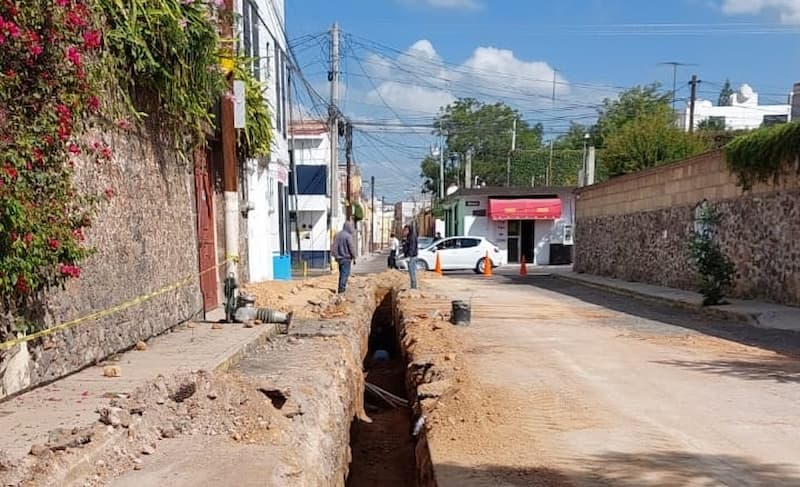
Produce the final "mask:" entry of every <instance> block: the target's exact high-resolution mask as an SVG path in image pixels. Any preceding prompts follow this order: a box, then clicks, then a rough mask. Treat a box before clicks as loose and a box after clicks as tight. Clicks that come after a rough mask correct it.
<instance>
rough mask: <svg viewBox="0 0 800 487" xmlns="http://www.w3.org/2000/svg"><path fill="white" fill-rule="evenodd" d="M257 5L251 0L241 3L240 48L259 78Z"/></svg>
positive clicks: (254, 73) (259, 57) (259, 54)
mask: <svg viewBox="0 0 800 487" xmlns="http://www.w3.org/2000/svg"><path fill="white" fill-rule="evenodd" d="M259 31H260V23H259V14H258V6H257V5H256V4H255V2H253V0H244V2H243V5H242V48H243V50H244V57H246V58H248V59H250V60H251V71H252V73H253V76H254V77H255V78H256V79H257V80H259V81H260V80H261V49H260V47H261V45H260V40H259Z"/></svg>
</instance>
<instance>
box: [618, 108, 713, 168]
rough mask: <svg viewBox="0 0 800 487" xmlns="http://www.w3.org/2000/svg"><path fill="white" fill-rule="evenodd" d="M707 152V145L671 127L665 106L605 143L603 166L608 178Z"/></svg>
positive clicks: (669, 113)
mask: <svg viewBox="0 0 800 487" xmlns="http://www.w3.org/2000/svg"><path fill="white" fill-rule="evenodd" d="M708 149H709V145H708V142H707V141H706V140H705V139H703V138H701V137H699V136H697V135H694V134H689V133H686V132H684V131H683V130H681V129H679V128H677V127H675V124H674V123H673V120H672V110H671V109H670V108H669V106H668V105H665V106H662V107H659V108H658V109H655V110H652V111H650V112H647V113H643V114H641V115H639V116H638V117H637V118H634V119H633V120H630V121H628V122H627V123H625V124H624V125H623V126H622V127H621V128H619V129H618V130H617V131H615V132H613V133H611V134H610V135H609V136H608V138H607V140H606V147H605V152H604V155H603V162H604V164H605V165H606V167H607V168H608V170H609V173H610V175H611V176H618V175H621V174H627V173H631V172H636V171H641V170H643V169H647V168H650V167H655V166H658V165H661V164H666V163H668V162H672V161H676V160H679V159H683V158H686V157H690V156H693V155H696V154H700V153H702V152H705V151H707V150H708Z"/></svg>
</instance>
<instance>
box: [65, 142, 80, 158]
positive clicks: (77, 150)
mask: <svg viewBox="0 0 800 487" xmlns="http://www.w3.org/2000/svg"><path fill="white" fill-rule="evenodd" d="M67 150H69V153H70V154H75V155H77V154H80V153H81V148H80V147H78V144H76V143H75V142H70V143H69V149H67Z"/></svg>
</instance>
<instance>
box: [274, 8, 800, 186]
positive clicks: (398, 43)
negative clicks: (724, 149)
mask: <svg viewBox="0 0 800 487" xmlns="http://www.w3.org/2000/svg"><path fill="white" fill-rule="evenodd" d="M286 21H287V32H288V36H289V37H290V40H291V41H292V44H293V49H294V52H295V55H296V58H297V61H298V63H299V65H300V67H301V69H302V72H303V76H304V78H305V81H306V83H305V84H304V83H298V84H299V85H300V87H299V88H298V93H297V96H298V98H299V99H300V100H301V103H302V104H303V105H304V106H305V112H306V113H307V114H308V115H307V116H317V117H319V116H321V115H322V114H323V113H324V112H325V111H326V110H327V107H325V106H324V105H323V100H322V99H321V98H325V99H327V98H328V97H329V96H330V88H329V85H328V81H327V71H328V69H329V57H330V33H329V31H330V28H331V25H332V24H333V23H334V21H336V22H338V23H339V25H340V28H341V31H342V37H341V50H340V52H341V66H340V70H341V85H342V86H341V90H340V98H341V100H340V104H339V106H340V110H341V111H342V113H343V114H344V115H345V116H346V117H347V118H348V119H350V120H352V121H353V122H354V126H355V139H354V140H355V141H354V151H355V157H356V162H357V163H358V164H359V165H360V166H361V168H362V171H363V174H364V176H365V178H366V179H368V178H369V177H370V176H375V178H376V190H375V193H376V196H385V197H386V199H387V201H396V200H399V199H407V198H408V197H409V196H410V195H411V194H412V193H415V192H417V191H418V190H419V187H420V185H421V180H420V178H419V162H420V161H421V160H422V159H423V158H424V157H425V155H426V154H428V153H429V152H430V146H431V145H432V144H436V143H437V142H436V139H435V138H434V137H432V136H431V135H430V132H431V130H430V129H429V128H428V127H430V125H431V123H432V120H433V117H434V116H435V114H436V113H437V111H438V110H439V108H440V107H441V106H443V105H446V104H447V103H449V102H450V101H452V100H454V99H456V98H459V97H465V96H470V97H473V98H477V99H479V100H481V101H484V102H489V103H494V102H498V101H502V102H505V103H508V104H509V105H511V106H512V107H514V108H516V109H517V110H519V111H520V112H521V113H522V116H523V118H524V119H525V120H526V121H528V122H530V123H537V122H541V123H543V124H544V126H545V131H546V135H547V136H548V137H550V136H556V135H558V133H560V132H563V131H565V130H566V128H567V127H568V126H569V123H570V122H571V121H575V122H579V123H591V122H592V121H593V120H594V119H595V118H596V110H597V106H598V105H599V104H600V103H601V102H602V100H603V99H604V98H607V97H614V96H615V95H616V94H617V93H618V92H619V91H621V90H622V89H625V88H627V87H630V86H634V85H642V84H648V83H651V82H654V81H657V82H660V83H661V84H662V85H663V87H664V89H665V91H671V90H672V84H673V68H672V67H671V66H668V65H663V64H660V63H665V62H672V61H674V62H681V63H686V64H691V66H681V67H680V68H679V69H678V82H677V90H676V93H677V94H676V98H677V100H678V105H679V107H681V106H685V103H686V101H685V100H686V98H687V97H688V93H689V90H688V81H689V79H690V77H691V75H692V74H697V75H698V77H699V78H700V80H701V81H702V83H701V84H700V88H699V96H700V97H701V98H706V99H711V100H716V98H717V95H718V93H719V91H720V88H721V85H722V84H723V83H724V81H725V80H726V79H730V81H731V83H732V84H733V85H734V88H737V87H738V86H739V85H741V84H743V83H748V84H750V85H751V86H752V87H753V88H754V89H755V90H756V91H757V92H759V94H760V97H761V104H766V103H785V102H786V98H787V95H788V93H789V92H790V91H791V88H792V85H793V83H795V82H799V81H800V0H552V1H542V0H351V1H343V2H331V1H330V0H302V1H292V0H288V1H287V2H286ZM554 78H555V83H554V82H553V80H554ZM554 87H555V93H556V96H555V102H554V101H553V100H552V98H553V91H554ZM309 92H311V93H313V95H310V94H309ZM317 94H319V97H318V96H317ZM509 130H510V129H509Z"/></svg>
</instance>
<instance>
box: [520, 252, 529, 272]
mask: <svg viewBox="0 0 800 487" xmlns="http://www.w3.org/2000/svg"><path fill="white" fill-rule="evenodd" d="M519 275H520V276H522V277H525V276H527V275H528V264H527V263H526V262H525V254H522V262H520V264H519Z"/></svg>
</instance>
